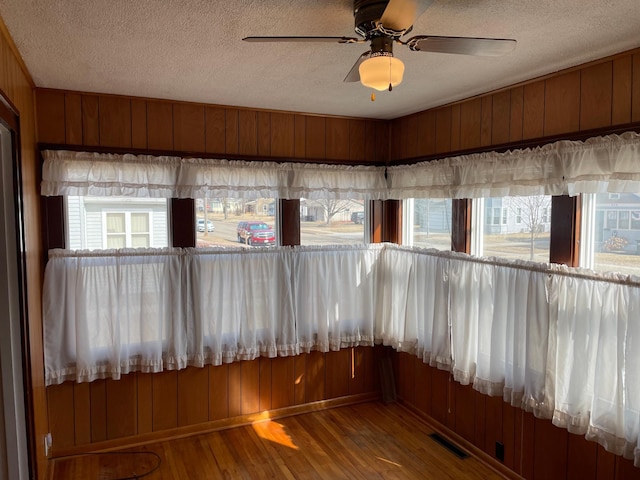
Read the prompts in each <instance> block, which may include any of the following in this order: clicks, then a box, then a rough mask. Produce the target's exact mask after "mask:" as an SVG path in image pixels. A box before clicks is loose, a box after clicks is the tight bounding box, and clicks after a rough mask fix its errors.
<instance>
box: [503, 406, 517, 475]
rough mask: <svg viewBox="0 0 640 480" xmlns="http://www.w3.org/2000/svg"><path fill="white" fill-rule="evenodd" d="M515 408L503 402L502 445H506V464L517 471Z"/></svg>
mask: <svg viewBox="0 0 640 480" xmlns="http://www.w3.org/2000/svg"><path fill="white" fill-rule="evenodd" d="M515 421H516V411H515V408H514V407H512V406H511V405H509V404H508V403H506V402H502V444H503V445H504V464H505V465H506V466H507V467H508V468H510V469H511V470H515V442H516V439H515Z"/></svg>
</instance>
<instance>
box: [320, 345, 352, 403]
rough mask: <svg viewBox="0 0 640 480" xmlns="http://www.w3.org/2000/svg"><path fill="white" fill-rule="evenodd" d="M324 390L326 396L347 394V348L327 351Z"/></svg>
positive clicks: (333, 396)
mask: <svg viewBox="0 0 640 480" xmlns="http://www.w3.org/2000/svg"><path fill="white" fill-rule="evenodd" d="M325 361H326V367H325V368H326V376H325V382H326V383H325V389H326V390H325V391H326V395H327V398H336V397H343V396H346V395H349V370H350V368H349V367H350V363H351V362H350V361H349V349H347V348H343V349H341V350H338V351H336V352H327V354H326V356H325Z"/></svg>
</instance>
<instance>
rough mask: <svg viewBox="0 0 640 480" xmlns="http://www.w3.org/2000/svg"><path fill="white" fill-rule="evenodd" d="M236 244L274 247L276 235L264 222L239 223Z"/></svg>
mask: <svg viewBox="0 0 640 480" xmlns="http://www.w3.org/2000/svg"><path fill="white" fill-rule="evenodd" d="M237 233H238V242H240V243H246V244H247V245H275V244H276V234H275V232H274V231H273V229H272V228H271V227H270V226H269V225H267V224H266V223H264V222H240V223H238V228H237Z"/></svg>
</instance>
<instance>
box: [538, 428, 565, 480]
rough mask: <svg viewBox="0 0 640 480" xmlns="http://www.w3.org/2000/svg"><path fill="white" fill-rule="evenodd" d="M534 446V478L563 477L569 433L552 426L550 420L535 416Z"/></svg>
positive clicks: (540, 479) (541, 479)
mask: <svg viewBox="0 0 640 480" xmlns="http://www.w3.org/2000/svg"><path fill="white" fill-rule="evenodd" d="M535 422H536V427H535V446H534V465H535V469H534V475H533V478H534V479H535V480H538V479H539V480H546V479H549V478H558V477H560V478H565V475H566V472H567V442H568V435H569V433H568V432H567V431H566V430H565V429H563V428H558V427H556V426H554V425H553V424H552V423H551V421H550V420H540V419H538V418H536V420H535Z"/></svg>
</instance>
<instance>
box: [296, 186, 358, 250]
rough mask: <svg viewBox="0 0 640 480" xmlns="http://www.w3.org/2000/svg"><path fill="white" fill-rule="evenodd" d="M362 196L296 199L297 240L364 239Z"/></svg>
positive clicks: (304, 242)
mask: <svg viewBox="0 0 640 480" xmlns="http://www.w3.org/2000/svg"><path fill="white" fill-rule="evenodd" d="M366 203H367V202H365V201H364V200H356V199H346V200H344V199H343V200H337V199H320V200H310V199H306V198H303V199H301V200H300V244H301V245H328V244H359V243H366V242H367V240H368V239H367V238H366V235H365V225H367V208H366Z"/></svg>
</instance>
